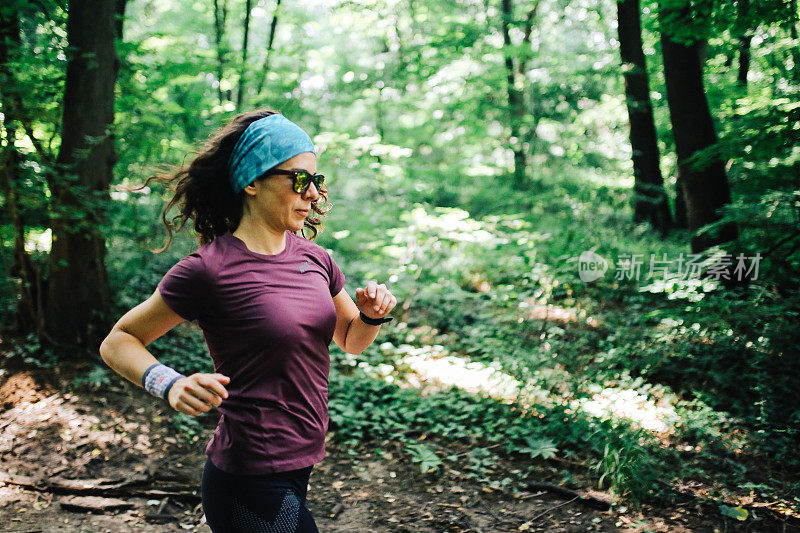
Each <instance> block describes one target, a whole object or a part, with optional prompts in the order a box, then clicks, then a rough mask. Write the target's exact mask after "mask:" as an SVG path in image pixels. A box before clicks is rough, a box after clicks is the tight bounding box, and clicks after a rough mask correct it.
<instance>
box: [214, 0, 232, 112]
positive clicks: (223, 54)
mask: <svg viewBox="0 0 800 533" xmlns="http://www.w3.org/2000/svg"><path fill="white" fill-rule="evenodd" d="M221 1H222V3H221V4H220V0H214V44H215V45H216V48H217V94H218V95H219V101H220V102H223V101H225V100H228V101H230V99H231V91H230V89H228V90H225V89H223V87H222V83H223V80H224V78H225V67H226V65H227V63H228V43H227V41H226V40H225V26H226V25H227V22H228V0H221Z"/></svg>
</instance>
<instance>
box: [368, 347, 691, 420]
mask: <svg viewBox="0 0 800 533" xmlns="http://www.w3.org/2000/svg"><path fill="white" fill-rule="evenodd" d="M381 349H382V350H383V351H385V352H394V353H396V354H397V355H398V356H399V357H398V358H397V360H396V363H395V365H394V366H393V365H389V364H380V365H377V366H372V365H369V364H368V363H366V362H360V363H359V364H358V366H359V367H360V368H362V369H363V370H364V371H365V372H367V374H369V375H371V376H373V377H375V378H378V379H384V380H386V381H387V382H390V383H397V384H398V385H399V386H411V387H414V388H416V389H426V390H427V389H431V390H440V389H446V388H449V387H451V386H455V387H458V388H460V389H463V390H465V391H467V392H470V393H474V394H486V395H488V396H491V397H493V398H496V399H498V400H502V401H504V402H518V403H519V404H520V405H522V406H525V407H528V406H533V405H549V406H553V405H556V404H558V403H563V402H565V401H566V402H569V405H570V406H571V408H572V409H575V410H581V411H583V412H585V413H587V414H589V415H591V416H595V417H598V418H601V419H624V420H627V421H629V422H631V423H632V424H633V425H635V426H638V427H641V428H643V429H646V430H649V431H653V432H657V433H670V432H672V431H673V427H674V423H675V422H676V421H677V420H678V416H677V414H676V413H675V410H674V408H673V406H672V405H670V404H669V403H668V402H667V401H666V400H660V401H656V400H654V399H653V398H652V397H651V396H650V395H647V394H642V393H640V392H637V391H636V390H633V389H626V388H623V387H618V388H613V387H605V388H604V387H601V386H599V385H594V386H592V387H591V389H590V390H589V391H588V392H589V393H591V394H592V396H591V397H589V398H578V399H572V400H566V399H564V398H560V397H555V396H553V395H552V394H550V393H549V392H548V391H547V390H545V389H542V388H541V387H540V386H538V385H537V384H536V382H535V381H529V382H527V383H526V384H523V383H522V382H520V381H519V380H517V379H515V378H514V377H513V376H511V375H510V374H508V373H506V372H503V371H502V370H501V369H500V364H499V363H497V362H492V363H488V364H487V363H483V362H479V361H469V360H468V359H466V358H464V357H459V356H455V355H451V354H450V353H449V352H448V351H447V350H446V349H445V348H444V347H443V346H441V345H438V344H434V345H426V346H421V347H415V346H411V345H408V344H401V345H400V346H397V347H395V346H394V345H392V344H391V343H388V342H387V343H383V344H382V345H381Z"/></svg>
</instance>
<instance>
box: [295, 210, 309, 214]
mask: <svg viewBox="0 0 800 533" xmlns="http://www.w3.org/2000/svg"><path fill="white" fill-rule="evenodd" d="M295 211H297V212H298V213H301V214H302V215H303V216H308V209H295Z"/></svg>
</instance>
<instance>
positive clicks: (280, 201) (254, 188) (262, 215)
mask: <svg viewBox="0 0 800 533" xmlns="http://www.w3.org/2000/svg"><path fill="white" fill-rule="evenodd" d="M275 168H276V169H284V170H305V171H306V172H310V173H311V174H316V173H317V157H316V156H315V155H314V153H313V152H303V153H302V154H297V155H296V156H294V157H292V158H291V159H288V160H286V161H284V162H283V163H281V164H280V165H278V166H276V167H275ZM293 185H294V182H293V178H292V176H288V175H283V174H275V175H272V176H269V177H268V178H266V179H264V180H260V181H255V182H253V183H251V184H250V185H248V186H247V187H245V195H246V196H245V204H246V207H245V211H246V212H247V211H249V213H250V215H251V216H255V217H257V218H258V219H259V220H260V222H262V223H264V224H266V225H267V226H268V227H270V228H272V229H274V230H275V231H276V232H278V233H282V232H284V231H286V230H289V231H293V232H296V231H300V230H301V229H302V228H303V225H304V224H303V223H304V221H305V219H306V217H307V216H308V214H309V213H310V210H311V202H312V201H314V200H316V199H317V198H318V197H319V191H318V190H317V187H316V186H315V185H314V183H311V184H310V185H309V186H308V190H306V192H304V193H303V194H298V193H296V192H294V189H293V188H292V187H293Z"/></svg>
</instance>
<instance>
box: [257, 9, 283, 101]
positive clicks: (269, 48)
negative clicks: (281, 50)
mask: <svg viewBox="0 0 800 533" xmlns="http://www.w3.org/2000/svg"><path fill="white" fill-rule="evenodd" d="M280 7H281V0H278V1H277V2H276V3H275V11H274V12H273V13H272V23H271V24H270V26H269V42H268V43H267V53H266V55H265V56H264V66H263V67H261V78H260V81H259V82H258V90H257V91H256V94H261V90H262V89H263V88H264V83H265V82H266V81H267V74H268V73H269V56H270V54H271V53H272V45H273V43H274V42H275V29H276V28H277V27H278V9H280Z"/></svg>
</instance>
